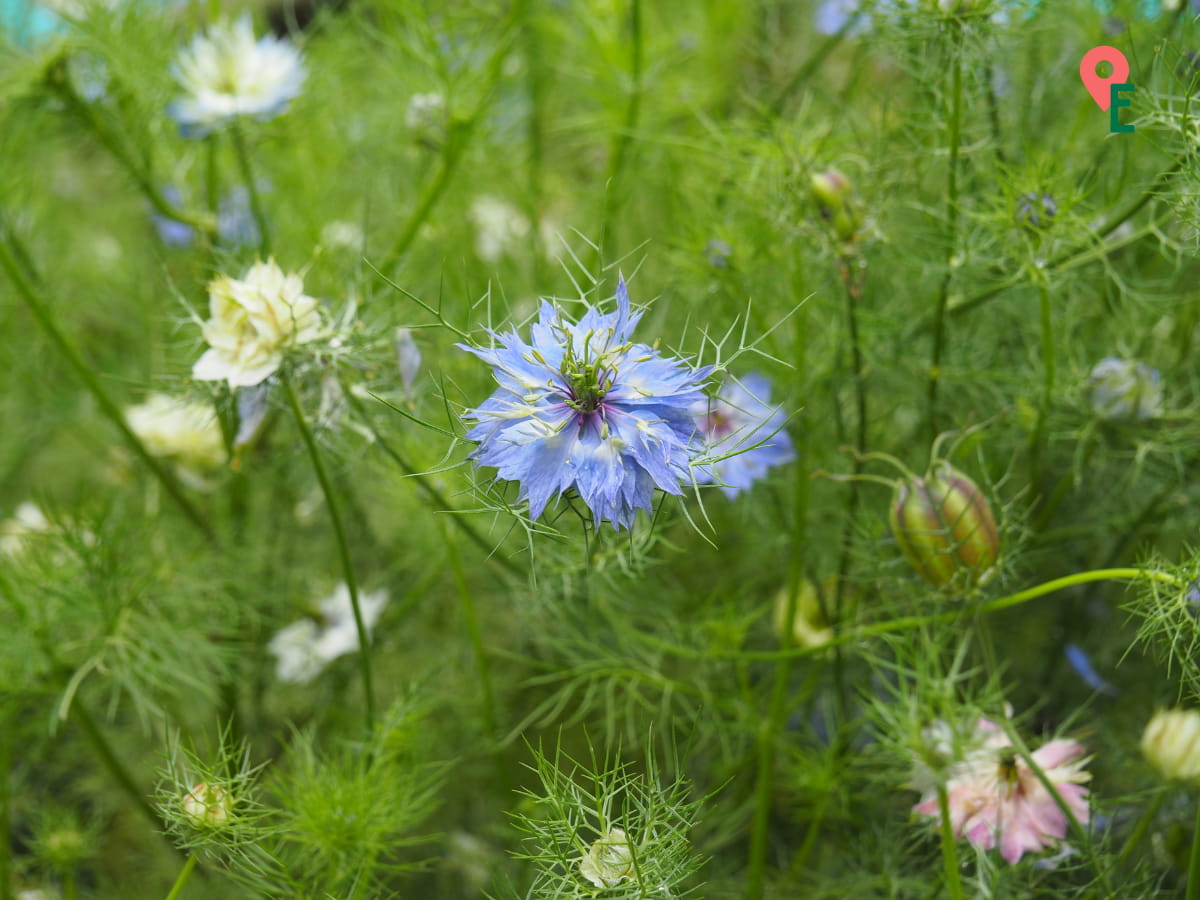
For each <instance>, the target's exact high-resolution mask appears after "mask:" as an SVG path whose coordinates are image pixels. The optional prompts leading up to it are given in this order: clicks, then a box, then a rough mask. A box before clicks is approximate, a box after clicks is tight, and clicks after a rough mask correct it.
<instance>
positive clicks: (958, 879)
mask: <svg viewBox="0 0 1200 900" xmlns="http://www.w3.org/2000/svg"><path fill="white" fill-rule="evenodd" d="M937 797H938V818H939V820H940V821H939V826H940V827H939V829H938V830H939V833H940V834H941V838H942V866H943V869H944V871H945V873H946V893H947V894H949V895H950V900H963V886H962V876H961V875H960V874H959V871H958V848H957V847H956V846H955V843H954V826H953V825H952V824H951V822H950V798H949V797H948V796H947V795H946V786H945V785H944V784H941V783H940V782H939V783H938V786H937Z"/></svg>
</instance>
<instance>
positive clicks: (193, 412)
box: [125, 394, 227, 472]
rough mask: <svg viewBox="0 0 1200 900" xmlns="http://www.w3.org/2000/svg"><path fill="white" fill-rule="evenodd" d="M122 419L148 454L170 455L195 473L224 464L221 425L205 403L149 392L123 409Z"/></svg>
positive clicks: (224, 456)
mask: <svg viewBox="0 0 1200 900" xmlns="http://www.w3.org/2000/svg"><path fill="white" fill-rule="evenodd" d="M125 420H126V421H127V422H128V423H129V428H130V430H132V431H133V433H134V434H136V435H137V436H138V440H140V441H141V442H142V446H144V447H145V448H146V451H147V452H148V453H149V454H150V455H151V456H164V457H169V458H172V459H174V460H175V461H177V462H178V463H179V465H180V466H182V467H184V468H187V469H190V470H193V471H196V472H201V471H204V470H206V469H215V468H217V467H218V466H221V465H223V464H224V463H225V460H226V458H227V457H226V454H225V441H224V440H223V438H222V437H221V425H220V423H219V422H218V421H217V417H216V415H214V413H213V410H212V408H211V407H209V406H207V405H206V404H203V403H196V402H194V401H191V400H180V399H178V398H176V397H168V396H167V395H166V394H151V395H150V396H148V397H147V398H146V400H145V402H144V403H139V404H138V405H137V406H131V407H129V408H128V409H127V410H125Z"/></svg>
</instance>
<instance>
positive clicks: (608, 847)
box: [579, 828, 633, 888]
mask: <svg viewBox="0 0 1200 900" xmlns="http://www.w3.org/2000/svg"><path fill="white" fill-rule="evenodd" d="M579 874H580V875H582V876H583V877H584V878H586V879H587V880H588V881H590V882H591V883H592V884H594V885H595V886H596V887H598V888H610V887H616V886H617V885H618V884H620V883H621V882H622V881H625V880H626V879H627V878H632V877H633V855H632V854H631V853H630V851H629V842H628V841H627V840H626V839H625V831H624V830H623V829H621V828H610V829H609V830H608V832H607V833H606V834H604V835H603V836H602V837H599V838H597V839H596V840H595V841H593V842H592V846H591V847H589V848H588V852H587V856H585V857H583V859H581V860H579Z"/></svg>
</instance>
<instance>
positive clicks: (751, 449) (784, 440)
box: [692, 372, 796, 498]
mask: <svg viewBox="0 0 1200 900" xmlns="http://www.w3.org/2000/svg"><path fill="white" fill-rule="evenodd" d="M770 400H771V383H770V382H769V381H767V379H766V378H764V377H763V376H761V375H759V374H758V373H756V372H752V373H751V374H749V375H747V376H746V377H745V378H743V379H742V381H741V382H740V383H738V382H734V381H730V382H728V383H726V384H725V386H724V387H722V388H721V392H720V393H719V394H718V395H717V397H716V398H715V399H713V400H706V401H701V402H700V403H698V404H694V405H693V406H692V415H693V416H694V417H695V419H696V436H697V439H698V442H699V443H700V448H699V449H700V450H701V451H702V452H703V453H704V455H705V456H709V457H725V458H724V459H718V460H717V461H716V462H713V463H709V464H705V465H701V466H697V467H696V480H697V481H698V482H700V483H701V484H708V483H712V482H716V483H717V484H719V485H721V490H722V491H724V492H725V496H727V497H730V498H732V497H735V496H737V494H739V493H740V492H742V491H744V490H746V489H747V488H748V487H750V485H751V484H753V483H754V482H755V481H757V480H758V479H760V478H762V477H763V476H764V475H766V472H767V469H769V468H771V467H772V466H778V465H781V464H782V463H786V462H791V461H792V460H793V459H795V458H796V450H795V448H794V447H793V446H792V440H791V438H789V437H788V436H787V432H785V431H784V430H783V426H784V423H785V422H786V421H787V419H786V417H785V416H784V414H783V410H782V409H780V408H779V407H777V406H771V405H770Z"/></svg>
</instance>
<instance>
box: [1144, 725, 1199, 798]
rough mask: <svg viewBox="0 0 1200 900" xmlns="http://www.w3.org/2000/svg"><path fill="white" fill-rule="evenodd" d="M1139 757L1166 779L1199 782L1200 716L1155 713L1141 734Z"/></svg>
mask: <svg viewBox="0 0 1200 900" xmlns="http://www.w3.org/2000/svg"><path fill="white" fill-rule="evenodd" d="M1142 754H1143V755H1144V756H1145V757H1146V759H1147V760H1148V761H1149V762H1150V765H1152V766H1154V768H1156V769H1158V771H1159V772H1161V773H1162V774H1163V775H1165V776H1166V777H1167V778H1175V779H1179V780H1181V781H1200V712H1197V711H1196V710H1192V709H1161V710H1159V711H1158V712H1156V713H1155V714H1154V715H1153V717H1151V719H1150V721H1149V722H1148V723H1147V724H1146V730H1145V731H1144V732H1142Z"/></svg>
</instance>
